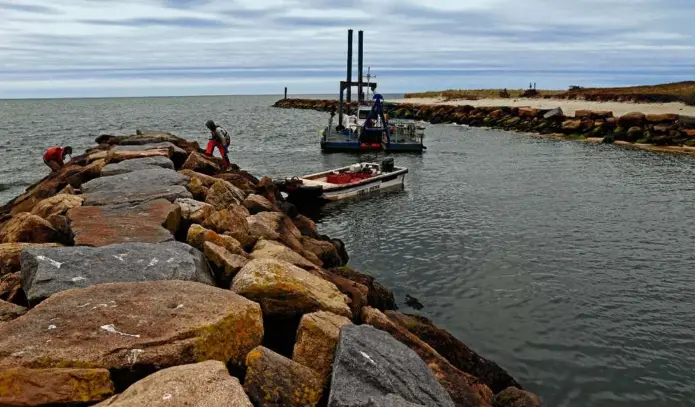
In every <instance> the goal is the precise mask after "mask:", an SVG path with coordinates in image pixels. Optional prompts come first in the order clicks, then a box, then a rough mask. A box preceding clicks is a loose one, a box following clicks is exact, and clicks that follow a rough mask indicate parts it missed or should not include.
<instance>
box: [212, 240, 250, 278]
mask: <svg viewBox="0 0 696 407" xmlns="http://www.w3.org/2000/svg"><path fill="white" fill-rule="evenodd" d="M203 252H204V253H205V257H206V258H207V259H208V260H209V261H210V262H211V263H212V264H213V265H214V270H215V277H216V280H217V282H218V285H219V286H220V287H229V286H230V284H232V279H233V278H234V276H236V275H237V273H239V270H241V269H242V268H243V267H244V266H246V264H247V263H248V262H249V260H247V258H246V257H243V256H240V255H239V254H232V253H230V252H229V251H227V250H226V249H225V248H224V247H222V246H218V245H216V244H215V243H212V242H205V243H203Z"/></svg>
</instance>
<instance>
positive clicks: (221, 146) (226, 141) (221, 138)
mask: <svg viewBox="0 0 696 407" xmlns="http://www.w3.org/2000/svg"><path fill="white" fill-rule="evenodd" d="M205 127H207V128H208V130H210V139H209V140H208V146H207V147H206V149H205V153H206V154H207V155H210V156H212V155H213V150H214V149H215V147H217V148H218V151H220V155H221V156H222V162H223V163H224V164H225V167H228V166H230V160H229V159H228V158H227V150H228V148H229V146H230V134H229V133H228V132H227V130H225V129H224V128H223V127H222V126H219V125H217V124H215V122H214V121H212V120H208V121H207V122H205Z"/></svg>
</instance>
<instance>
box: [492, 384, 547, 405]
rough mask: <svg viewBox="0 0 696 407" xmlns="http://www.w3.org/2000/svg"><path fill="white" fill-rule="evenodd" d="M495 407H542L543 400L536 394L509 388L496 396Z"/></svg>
mask: <svg viewBox="0 0 696 407" xmlns="http://www.w3.org/2000/svg"><path fill="white" fill-rule="evenodd" d="M493 407H541V400H539V396H537V395H536V394H534V393H530V392H528V391H524V390H521V389H518V388H516V387H508V388H507V389H505V390H503V391H501V392H500V393H498V394H496V395H495V397H494V398H493Z"/></svg>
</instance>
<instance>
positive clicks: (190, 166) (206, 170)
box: [181, 152, 220, 175]
mask: <svg viewBox="0 0 696 407" xmlns="http://www.w3.org/2000/svg"><path fill="white" fill-rule="evenodd" d="M181 168H183V169H185V170H192V171H196V172H200V173H202V174H207V175H214V174H217V173H218V172H220V166H219V165H218V164H217V163H216V162H215V161H214V160H212V159H211V158H210V157H207V156H205V155H204V154H201V153H196V152H193V153H191V154H189V156H188V158H187V159H186V161H185V162H184V165H182V167H181Z"/></svg>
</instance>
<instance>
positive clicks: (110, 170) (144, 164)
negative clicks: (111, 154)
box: [101, 157, 174, 177]
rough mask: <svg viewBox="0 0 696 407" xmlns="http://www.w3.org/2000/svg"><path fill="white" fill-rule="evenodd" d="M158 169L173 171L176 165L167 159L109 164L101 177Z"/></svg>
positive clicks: (142, 159)
mask: <svg viewBox="0 0 696 407" xmlns="http://www.w3.org/2000/svg"><path fill="white" fill-rule="evenodd" d="M157 167H161V168H168V169H170V170H173V169H174V163H173V162H172V160H170V159H169V158H167V157H145V158H135V159H132V160H125V161H121V162H120V163H116V164H108V165H107V166H106V167H104V168H102V171H101V176H102V177H108V176H110V175H118V174H125V173H127V172H133V171H138V170H147V169H151V168H157Z"/></svg>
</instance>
